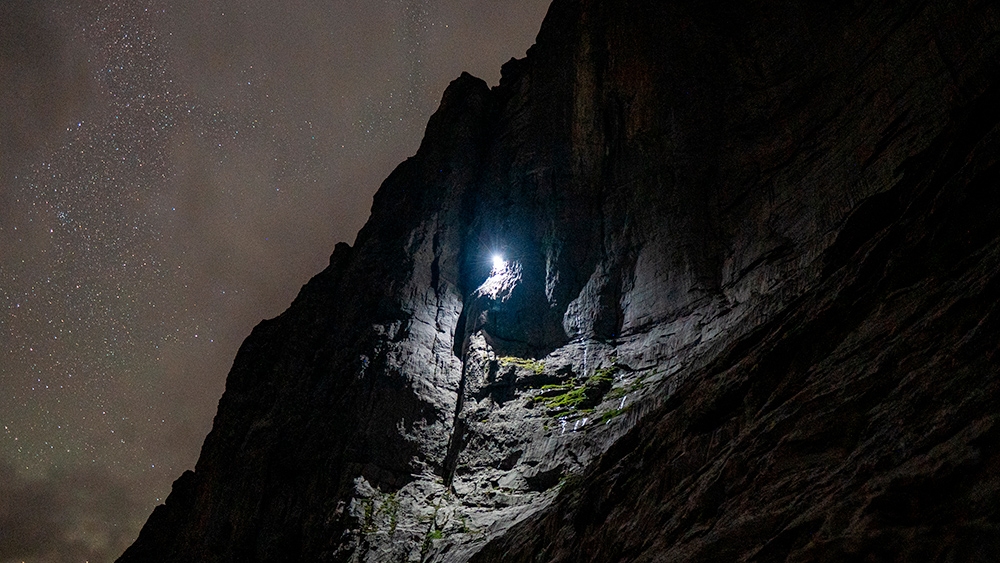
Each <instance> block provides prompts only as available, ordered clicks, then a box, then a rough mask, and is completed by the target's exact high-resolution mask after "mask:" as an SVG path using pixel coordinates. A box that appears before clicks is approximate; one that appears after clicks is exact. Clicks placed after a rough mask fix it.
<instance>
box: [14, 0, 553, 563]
mask: <svg viewBox="0 0 1000 563" xmlns="http://www.w3.org/2000/svg"><path fill="white" fill-rule="evenodd" d="M548 3H549V0H440V1H439V0H286V1H282V2H274V1H270V0H268V1H264V0H248V1H242V2H236V1H231V0H177V1H172V2H168V1H166V0H155V1H154V0H148V1H127V2H126V1H122V2H107V1H105V2H98V1H96V0H94V1H75V2H70V1H61V0H60V1H53V2H40V1H36V0H0V311H2V312H0V426H2V428H0V563H8V562H11V561H26V562H35V561H45V562H48V561H59V562H62V561H67V562H69V561H73V562H81V561H87V560H89V561H92V562H94V561H109V560H113V559H114V558H115V557H117V556H118V555H119V554H120V553H121V552H122V551H123V550H124V549H125V547H127V545H128V544H130V543H131V542H132V540H133V539H134V538H135V536H136V534H137V533H138V530H139V528H140V527H141V525H142V523H143V522H144V521H145V519H146V518H147V516H148V515H149V513H150V512H151V511H152V509H153V507H154V506H155V505H157V504H159V503H161V502H162V501H163V499H164V497H165V496H166V494H167V493H168V492H169V490H170V483H171V482H172V481H173V480H174V479H175V478H177V477H178V476H179V475H180V474H181V473H182V472H183V471H184V470H185V469H190V468H193V467H194V463H195V461H196V459H197V456H198V451H199V448H200V446H201V443H202V441H203V440H204V437H205V435H206V434H207V432H208V430H209V429H210V428H211V422H212V417H213V415H214V414H215V408H216V404H217V402H218V400H219V397H220V396H221V394H222V390H223V388H224V384H225V377H226V373H227V371H228V369H229V366H230V365H231V363H232V360H233V357H234V356H235V354H236V350H237V348H238V347H239V344H240V343H241V342H242V340H243V338H245V337H246V336H247V335H248V334H249V333H250V330H251V328H252V327H253V326H254V325H255V324H256V323H257V322H259V321H260V320H261V319H264V318H269V317H273V316H276V315H277V314H279V313H280V312H281V311H283V310H284V309H285V308H286V307H287V306H288V304H289V303H290V302H291V300H292V299H293V298H294V296H295V294H296V293H297V292H298V289H299V287H300V286H301V285H302V284H304V283H305V282H306V281H307V280H308V279H309V278H310V277H311V276H312V275H314V274H316V273H318V272H319V271H320V270H322V269H323V268H324V267H325V265H326V264H327V262H328V259H329V255H330V253H331V252H332V250H333V247H334V244H335V243H336V242H338V241H348V242H353V240H354V237H355V234H356V233H357V231H358V229H359V228H360V227H361V226H362V224H363V223H364V221H365V220H366V219H367V217H368V210H369V207H370V205H371V197H372V195H373V194H374V192H375V190H376V189H377V188H378V186H379V184H380V183H381V181H382V179H384V178H385V177H386V176H387V175H388V173H389V172H390V171H391V170H392V168H393V167H394V166H395V165H396V164H398V163H399V162H401V161H402V160H403V159H405V158H406V157H407V156H409V155H411V154H413V152H415V150H416V147H417V145H418V143H419V140H420V136H421V135H422V133H423V127H424V125H425V124H426V121H427V118H428V117H429V116H430V114H431V113H432V112H433V111H434V109H435V108H436V106H437V103H438V101H439V99H440V95H441V93H442V92H443V91H444V88H445V87H446V86H447V84H448V82H449V81H451V80H452V79H454V78H456V77H457V76H458V75H459V74H460V73H461V72H462V71H469V72H471V73H472V74H474V75H476V76H479V77H481V78H484V79H485V80H487V82H489V83H491V84H496V82H497V81H498V80H499V69H500V65H501V64H502V63H503V62H505V61H506V60H508V59H509V58H511V57H521V56H523V55H524V52H525V50H526V49H527V48H528V47H529V46H530V45H531V43H532V41H533V39H534V36H535V34H536V32H537V30H538V28H539V26H540V24H541V21H542V17H543V16H544V13H545V9H546V7H547V5H548Z"/></svg>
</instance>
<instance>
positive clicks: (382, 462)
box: [120, 0, 1000, 562]
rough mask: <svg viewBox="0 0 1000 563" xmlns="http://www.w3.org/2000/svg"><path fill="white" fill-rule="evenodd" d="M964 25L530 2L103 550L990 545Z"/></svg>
mask: <svg viewBox="0 0 1000 563" xmlns="http://www.w3.org/2000/svg"><path fill="white" fill-rule="evenodd" d="M998 30H1000V9H998V8H997V7H996V6H995V5H994V4H992V3H989V2H973V1H969V2H947V1H944V0H938V1H925V2H918V1H915V0H910V1H903V2H895V3H868V2H844V3H838V4H837V6H836V7H819V6H816V5H814V4H813V3H807V2H802V1H791V0H788V1H770V2H764V1H760V2H736V1H729V0H725V1H718V2H701V1H698V2H696V1H694V0H683V1H681V0H678V1H670V2H662V1H653V0H619V1H617V2H611V1H609V0H556V1H555V2H554V3H553V5H552V7H551V8H550V11H549V14H548V16H547V18H546V21H545V23H544V24H543V26H542V30H541V32H540V34H539V37H538V42H537V44H536V45H535V46H534V47H533V48H532V49H531V50H530V51H529V53H528V56H527V58H525V59H523V60H519V61H513V60H512V61H511V62H510V63H508V64H507V65H505V66H504V69H503V78H502V80H501V83H500V85H499V86H498V87H496V88H493V89H489V88H487V86H486V85H485V84H484V83H483V82H482V81H480V80H478V79H475V78H473V77H471V76H468V75H463V76H462V77H460V78H459V79H457V80H456V81H455V82H454V83H452V85H451V86H450V87H449V89H448V90H447V92H445V94H444V97H443V100H442V104H441V108H440V109H439V111H438V112H437V113H436V114H435V115H434V117H432V119H431V121H430V123H429V124H428V128H427V133H426V136H425V139H424V142H423V144H422V145H421V147H420V149H419V151H418V152H417V154H416V155H415V156H414V157H413V158H411V159H409V160H407V161H406V162H404V163H403V164H401V165H400V166H399V167H398V168H397V169H396V170H395V171H394V172H393V173H392V175H390V177H389V178H388V179H387V180H386V181H385V183H384V184H383V185H382V187H381V189H380V190H379V192H378V194H377V195H376V196H375V201H374V204H373V207H372V216H371V218H370V220H369V222H368V224H367V225H366V226H365V227H364V229H363V230H362V231H361V233H360V234H359V236H358V239H357V241H356V242H355V245H354V246H353V247H349V246H348V245H346V244H342V245H338V247H337V249H336V250H335V252H334V254H333V256H332V257H331V264H330V267H329V268H327V269H326V270H325V271H324V272H322V273H320V274H319V275H317V276H316V277H315V278H314V279H313V280H311V281H310V282H309V283H308V284H307V285H306V286H305V287H304V288H303V289H302V291H301V293H300V295H299V297H298V298H297V299H296V301H295V302H294V303H293V304H292V306H291V307H290V308H289V310H288V311H286V312H285V313H284V314H282V315H281V316H280V317H278V318H276V319H272V320H269V321H265V322H263V323H262V324H261V325H259V326H258V327H257V328H256V329H255V330H254V332H253V333H252V334H251V336H250V337H249V338H248V339H247V341H246V342H245V343H244V345H243V347H242V348H241V350H240V352H239V354H238V356H237V358H236V361H235V363H234V366H233V369H232V372H231V373H230V376H229V380H228V381H227V387H226V393H225V395H224V396H223V398H222V400H221V401H220V404H219V412H218V415H217V417H216V421H215V426H214V428H213V430H212V432H211V434H209V436H208V438H207V439H206V442H205V445H204V447H203V450H202V455H201V458H200V459H199V462H198V464H197V466H196V468H195V470H194V471H193V472H188V473H185V474H184V475H183V476H182V477H181V478H180V479H179V480H178V481H177V482H176V483H175V486H174V490H173V492H172V493H171V495H170V497H169V498H168V499H167V502H166V504H165V505H164V506H161V507H159V508H157V509H156V511H155V512H154V513H153V515H152V516H151V517H150V520H149V522H148V523H147V525H146V526H145V528H144V529H143V531H142V533H141V535H140V537H139V539H138V540H137V541H136V543H135V544H134V545H133V546H132V548H130V549H129V550H128V551H127V552H126V553H125V554H124V555H123V556H122V558H121V559H120V561H123V562H131V561H220V562H222V561H227V562H228V561H234V562H235V561H360V560H365V561H419V560H433V561H466V560H469V559H470V558H471V559H473V560H478V561H501V560H502V561H516V560H520V561H529V560H530V561H586V560H591V561H616V560H639V561H653V560H751V559H752V560H762V561H771V560H855V559H865V558H866V557H867V558H870V559H873V560H882V559H893V560H990V558H991V557H993V555H994V554H996V553H998V552H1000V546H998V545H997V539H996V538H998V537H1000V530H998V529H997V528H998V519H997V516H998V515H997V509H996V508H995V507H996V506H998V505H1000V503H998V500H1000V499H998V496H1000V495H998V490H1000V482H998V480H997V475H1000V472H998V469H1000V465H998V464H1000V457H998V453H997V444H998V441H1000V440H998V439H1000V419H998V417H1000V412H998V410H997V407H996V405H997V404H1000V402H998V397H997V391H998V390H997V371H998V370H997V368H996V358H995V356H996V352H997V346H998V344H997V343H998V342H1000V323H998V321H997V311H996V303H995V298H994V297H993V296H994V295H996V294H998V293H1000V292H998V291H997V287H998V279H997V272H998V271H1000V251H998V249H1000V244H998V242H1000V201H998V198H1000V195H998V193H1000V192H998V191H997V183H998V182H997V181H998V179H1000V173H998V170H1000V168H998V166H1000V165H998V163H997V157H998V156H1000V128H998V124H1000V109H998V108H1000V68H998V61H1000V57H998V55H1000V52H998V51H1000V34H998ZM495 252H502V254H503V256H504V258H505V259H506V264H504V265H502V267H497V266H495V265H494V264H493V263H492V260H491V256H492V255H493V254H494V253H495Z"/></svg>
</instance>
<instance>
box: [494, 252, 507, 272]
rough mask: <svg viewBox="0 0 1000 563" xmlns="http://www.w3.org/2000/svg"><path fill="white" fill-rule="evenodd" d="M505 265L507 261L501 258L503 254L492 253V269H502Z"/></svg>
mask: <svg viewBox="0 0 1000 563" xmlns="http://www.w3.org/2000/svg"><path fill="white" fill-rule="evenodd" d="M506 267H507V261H506V260H504V259H503V254H494V255H493V269H494V270H497V271H499V270H503V269H504V268H506Z"/></svg>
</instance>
